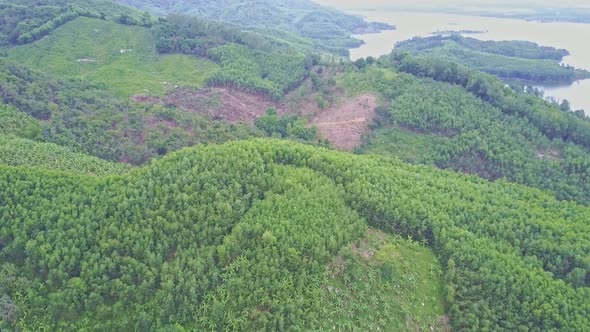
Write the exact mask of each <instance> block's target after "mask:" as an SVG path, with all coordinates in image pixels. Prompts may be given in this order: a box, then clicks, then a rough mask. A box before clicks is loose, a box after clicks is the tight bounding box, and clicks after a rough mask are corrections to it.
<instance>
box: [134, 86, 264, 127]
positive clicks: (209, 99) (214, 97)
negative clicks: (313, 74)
mask: <svg viewBox="0 0 590 332" xmlns="http://www.w3.org/2000/svg"><path fill="white" fill-rule="evenodd" d="M134 100H135V101H136V102H145V103H157V104H168V105H174V106H176V107H178V108H179V109H181V110H184V111H187V112H196V113H200V114H203V115H205V116H207V117H209V118H211V119H214V120H225V121H228V122H246V123H250V124H253V123H254V120H255V119H256V118H257V117H259V116H261V115H263V114H264V113H265V112H266V110H267V109H268V108H271V107H275V105H274V104H273V103H272V102H270V101H268V100H267V99H266V98H264V97H262V96H258V95H254V94H250V93H247V92H242V91H237V90H230V89H225V88H207V89H201V90H196V89H193V88H180V89H177V90H175V91H173V92H171V93H170V94H168V95H166V96H164V97H161V98H158V97H151V96H136V97H134Z"/></svg>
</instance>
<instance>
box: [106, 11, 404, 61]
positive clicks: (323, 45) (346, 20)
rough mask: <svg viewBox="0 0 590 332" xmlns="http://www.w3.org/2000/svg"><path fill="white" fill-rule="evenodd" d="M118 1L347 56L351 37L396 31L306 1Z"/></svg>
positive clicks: (354, 42) (352, 43)
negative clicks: (295, 39) (302, 40)
mask: <svg viewBox="0 0 590 332" xmlns="http://www.w3.org/2000/svg"><path fill="white" fill-rule="evenodd" d="M118 2H120V3H123V4H127V5H130V6H134V7H136V8H140V9H142V10H148V11H150V12H152V13H154V14H156V15H162V16H163V15H168V14H183V15H192V16H199V17H202V18H205V19H209V20H214V21H221V22H225V23H232V24H236V25H239V26H243V27H248V28H253V29H255V30H257V31H261V32H263V33H264V34H269V35H272V34H274V33H279V34H283V33H281V31H283V32H288V33H293V34H296V35H299V36H302V37H306V38H311V39H312V40H314V41H315V47H316V48H318V49H322V50H327V51H330V52H334V53H338V54H341V55H348V49H349V48H353V47H356V46H360V45H361V43H362V42H361V41H360V40H358V39H354V38H352V37H351V35H352V34H360V33H371V32H379V31H381V30H389V29H395V27H393V26H390V25H387V24H383V23H374V22H371V23H369V22H366V21H365V20H363V19H362V18H360V17H357V16H353V15H349V14H345V13H342V12H339V11H337V10H334V9H331V8H327V7H322V6H320V5H318V4H316V3H314V2H313V1H309V0H290V1H280V0H256V1H248V2H243V1H237V0H222V1H204V0H189V1H185V0H183V1H162V0H118Z"/></svg>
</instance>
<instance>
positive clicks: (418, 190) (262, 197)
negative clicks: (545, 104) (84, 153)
mask: <svg viewBox="0 0 590 332" xmlns="http://www.w3.org/2000/svg"><path fill="white" fill-rule="evenodd" d="M0 181H1V182H0V183H1V184H2V185H1V186H0V188H1V190H0V200H1V201H2V202H3V205H2V206H1V207H0V221H1V223H0V241H1V242H2V243H3V247H2V262H3V263H2V274H0V289H1V290H2V292H3V294H4V295H3V303H5V304H6V305H4V306H3V308H4V310H5V311H4V312H3V320H2V324H4V327H10V326H12V327H18V328H19V329H32V330H38V329H41V328H49V329H76V330H78V329H83V328H86V329H93V330H96V329H110V330H113V329H114V330H121V329H123V330H126V329H141V328H175V329H181V328H183V329H188V330H193V329H198V330H202V329H213V330H224V329H231V330H290V329H304V330H310V329H321V330H326V329H332V326H335V325H337V324H340V321H338V323H336V322H334V321H332V322H330V321H329V320H327V318H328V317H334V316H333V315H345V313H340V314H339V312H341V311H335V312H330V311H329V310H328V311H327V310H326V309H330V308H333V307H332V306H331V305H327V303H333V302H337V301H340V300H345V298H341V296H342V297H344V296H346V295H345V293H339V292H334V291H329V289H332V290H334V287H336V289H338V288H339V287H344V286H331V287H330V288H327V287H326V286H325V285H326V283H327V282H328V281H329V279H330V276H329V275H325V271H326V266H327V265H328V264H329V263H330V261H331V257H333V256H334V255H336V254H337V253H338V252H339V250H341V249H342V248H343V246H345V245H346V244H347V243H350V242H351V241H352V242H353V243H354V241H355V240H360V239H361V237H362V236H363V233H364V231H365V229H366V227H367V225H372V226H374V227H377V228H380V229H382V230H385V231H387V232H394V233H395V234H401V235H404V236H411V237H412V238H413V239H415V240H420V241H423V243H424V244H428V245H430V246H432V248H434V250H435V252H436V254H437V255H438V257H439V259H440V261H441V262H442V264H443V266H444V271H445V272H444V275H443V278H444V280H445V285H446V286H445V289H444V294H445V295H444V296H445V302H446V304H447V305H448V310H449V314H450V315H451V316H450V317H451V326H452V327H453V328H454V329H457V330H473V331H478V330H485V329H490V330H506V331H511V330H519V329H529V330H537V331H540V330H553V329H556V330H559V329H562V330H572V331H582V330H583V329H584V328H585V327H586V326H588V324H590V322H589V321H588V316H587V315H585V313H587V312H588V310H590V307H589V306H590V302H589V301H588V298H589V295H590V294H589V293H588V290H589V289H590V288H589V287H588V286H589V284H588V274H587V271H588V269H589V265H590V262H589V261H588V257H589V251H590V238H588V234H590V232H589V231H590V229H588V227H589V226H588V223H587V222H586V221H587V219H588V217H589V214H590V209H589V208H588V207H583V206H580V205H576V204H573V203H565V202H562V203H560V202H557V201H556V200H555V199H554V198H552V197H550V196H548V195H546V194H543V193H541V192H540V191H537V190H533V189H529V188H526V187H522V186H517V185H511V184H508V183H506V182H498V183H490V182H487V181H483V180H480V179H477V178H475V177H466V176H462V175H457V174H454V173H450V172H443V171H438V170H435V169H434V168H430V167H423V166H410V165H407V164H404V163H402V162H400V161H397V160H395V159H387V158H382V157H377V156H373V157H367V156H352V155H349V154H344V153H337V152H332V151H328V150H322V149H318V148H314V147H310V146H304V145H297V144H292V143H285V142H282V141H250V142H240V143H232V144H227V145H224V146H210V147H200V148H196V149H189V150H184V151H182V152H179V153H175V154H173V155H171V156H169V157H166V158H164V159H163V160H161V161H158V162H155V163H153V164H151V165H150V166H147V167H144V168H141V169H136V170H134V171H132V172H130V173H128V174H127V175H123V176H118V177H112V176H110V177H88V176H84V175H76V174H73V173H62V172H53V171H48V170H33V169H27V168H20V169H18V168H14V167H9V166H0ZM317 197H322V199H321V200H318V199H317ZM357 245H360V244H357ZM389 248H390V249H386V250H385V251H381V252H380V253H379V255H382V258H381V259H385V260H387V259H388V258H387V257H389V256H388V255H396V253H395V252H396V250H397V249H396V246H395V245H393V247H389ZM359 250H360V249H359ZM400 267H401V266H398V265H395V264H394V265H391V264H385V265H381V268H380V273H378V274H377V275H375V278H378V280H381V282H384V283H387V282H388V281H387V280H392V279H390V278H395V276H396V275H397V274H399V273H402V271H400V270H398V269H399V268H400ZM433 268H435V267H434V266H433ZM435 271H436V270H434V272H435ZM351 282H353V280H351ZM345 285H346V281H345ZM326 291H328V293H327V294H326V293H325V292H326ZM380 299H381V298H380V297H375V298H363V299H356V300H355V301H354V303H355V304H354V306H355V307H356V306H357V305H358V306H359V307H357V309H355V310H359V312H360V313H362V314H363V315H369V314H370V315H372V316H373V317H387V315H386V314H385V315H384V314H383V313H387V311H388V309H387V306H380V302H379V301H380ZM373 300H374V301H376V302H372V301H373ZM349 305H350V304H349ZM7 306H8V307H9V308H11V309H12V310H11V311H9V315H8V314H7V312H6V308H7ZM334 310H339V309H336V308H335V309H334ZM411 312H412V311H411V310H410V311H408V312H406V315H410V313H411ZM382 315H383V316H382ZM409 317H410V316H407V318H409ZM386 323H387V320H386V319H385V318H384V320H382V321H379V323H377V324H376V325H377V326H378V327H380V328H381V329H383V328H385V325H381V324H386ZM346 324H347V325H342V328H344V329H349V328H350V329H352V328H355V326H357V325H355V322H354V321H351V322H348V323H346ZM339 326H340V325H339ZM359 327H362V326H361V325H359Z"/></svg>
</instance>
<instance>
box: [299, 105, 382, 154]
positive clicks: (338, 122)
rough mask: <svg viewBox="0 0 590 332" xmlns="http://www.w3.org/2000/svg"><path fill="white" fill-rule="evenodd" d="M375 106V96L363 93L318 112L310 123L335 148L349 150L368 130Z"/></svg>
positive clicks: (357, 144)
mask: <svg viewBox="0 0 590 332" xmlns="http://www.w3.org/2000/svg"><path fill="white" fill-rule="evenodd" d="M376 107H377V98H376V97H375V96H374V95H372V94H363V95H360V96H358V97H356V98H355V99H351V100H345V101H344V102H343V103H342V104H340V105H334V106H332V107H330V108H329V109H327V110H325V111H323V112H321V113H319V114H318V115H316V116H315V117H314V118H313V119H312V120H311V122H310V124H311V125H314V126H316V127H317V128H318V130H319V132H320V133H321V134H322V136H324V137H325V138H326V139H327V140H328V141H330V143H332V145H333V146H334V147H335V148H337V149H341V150H346V151H351V150H353V149H354V148H356V147H358V146H359V145H360V144H361V140H362V135H363V134H364V133H365V132H366V131H368V130H369V125H370V124H371V122H372V121H373V118H374V116H375V108H376Z"/></svg>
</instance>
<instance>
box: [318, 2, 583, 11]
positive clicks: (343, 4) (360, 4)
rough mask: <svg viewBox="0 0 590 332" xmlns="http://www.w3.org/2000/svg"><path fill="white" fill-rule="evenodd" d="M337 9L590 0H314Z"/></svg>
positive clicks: (567, 4)
mask: <svg viewBox="0 0 590 332" xmlns="http://www.w3.org/2000/svg"><path fill="white" fill-rule="evenodd" d="M312 1H315V2H317V3H320V4H323V5H326V6H330V7H335V8H343V9H346V8H354V9H359V8H375V7H387V6H420V7H433V8H437V7H438V8H441V7H447V6H466V7H469V8H477V7H479V6H482V7H483V6H498V7H500V6H505V5H508V6H512V7H514V6H519V7H538V6H544V7H570V8H571V7H585V8H590V0H475V1H473V0H471V1H469V0H438V1H437V0H312Z"/></svg>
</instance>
